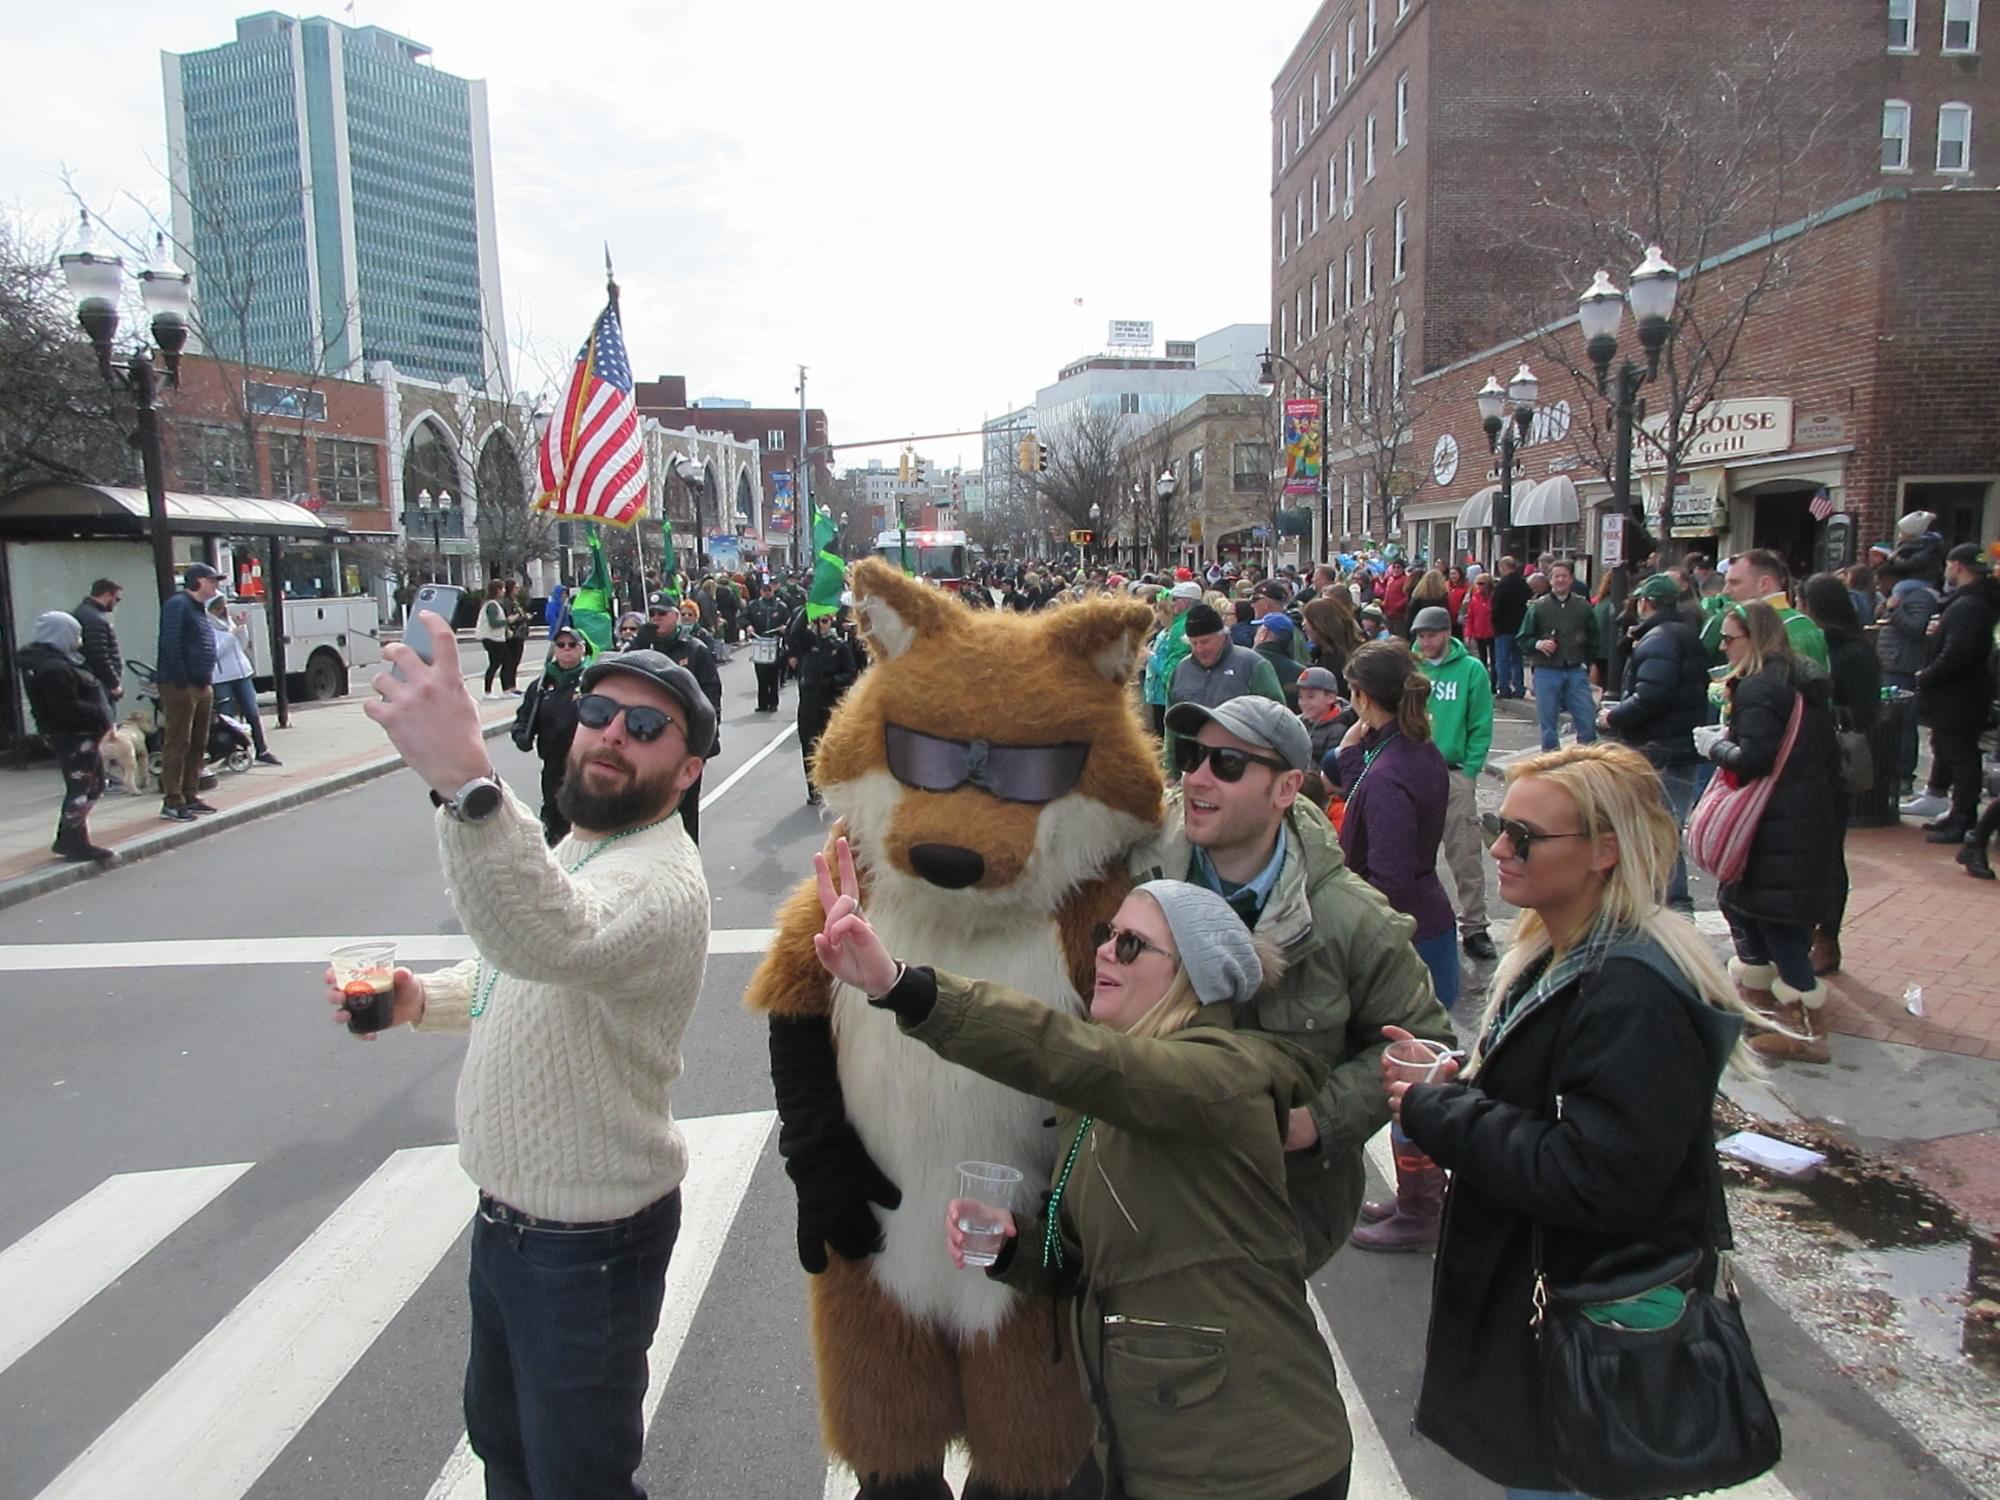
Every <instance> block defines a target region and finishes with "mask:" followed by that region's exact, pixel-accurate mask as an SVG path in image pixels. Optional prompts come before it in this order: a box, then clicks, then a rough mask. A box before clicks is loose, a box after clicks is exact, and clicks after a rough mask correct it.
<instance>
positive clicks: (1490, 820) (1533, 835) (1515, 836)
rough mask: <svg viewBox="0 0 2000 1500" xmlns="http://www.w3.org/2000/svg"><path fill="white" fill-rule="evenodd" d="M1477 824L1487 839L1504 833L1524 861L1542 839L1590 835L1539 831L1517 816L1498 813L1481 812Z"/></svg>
mask: <svg viewBox="0 0 2000 1500" xmlns="http://www.w3.org/2000/svg"><path fill="white" fill-rule="evenodd" d="M1479 826H1480V827H1481V828H1483V829H1485V830H1486V836H1487V837H1488V838H1489V839H1497V838H1499V837H1500V836H1501V835H1502V834H1505V835H1506V836H1507V842H1508V843H1510V844H1512V845H1513V846H1514V852H1515V854H1517V855H1519V856H1520V858H1521V860H1522V861H1523V862H1524V863H1525V862H1526V860H1527V858H1528V855H1529V854H1530V853H1532V852H1533V850H1534V847H1535V845H1536V844H1538V843H1540V842H1541V841H1542V840H1543V839H1582V838H1589V837H1590V835H1589V834H1587V833H1583V832H1576V833H1541V832H1538V831H1537V830H1535V829H1533V828H1530V827H1529V826H1528V825H1527V824H1526V823H1523V822H1522V821H1521V820H1520V819H1519V818H1503V817H1501V816H1500V814H1498V813H1481V814H1480V815H1479Z"/></svg>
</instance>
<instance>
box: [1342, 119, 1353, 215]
mask: <svg viewBox="0 0 2000 1500" xmlns="http://www.w3.org/2000/svg"><path fill="white" fill-rule="evenodd" d="M1341 175H1342V176H1343V177H1345V178H1346V179H1347V196H1346V197H1345V198H1343V199H1341V200H1340V216H1341V218H1343V219H1351V218H1353V217H1354V132H1353V131H1351V130H1350V131H1348V132H1347V155H1346V159H1345V160H1344V162H1343V163H1342V165H1341Z"/></svg>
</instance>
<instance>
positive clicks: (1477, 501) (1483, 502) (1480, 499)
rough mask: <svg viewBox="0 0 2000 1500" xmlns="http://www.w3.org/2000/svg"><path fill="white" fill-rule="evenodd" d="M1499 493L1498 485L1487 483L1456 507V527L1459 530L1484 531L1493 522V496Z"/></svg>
mask: <svg viewBox="0 0 2000 1500" xmlns="http://www.w3.org/2000/svg"><path fill="white" fill-rule="evenodd" d="M1499 493H1500V486H1499V485H1497V484H1489V485H1487V486H1486V488H1485V489H1483V490H1481V491H1480V492H1479V493H1478V494H1476V495H1474V496H1473V497H1472V498H1471V499H1470V500H1468V501H1466V502H1465V504H1463V505H1461V506H1460V507H1459V508H1458V529H1459V530H1460V531H1484V530H1486V528H1487V527H1489V526H1491V525H1492V524H1493V497H1494V496H1495V495H1498V494H1499Z"/></svg>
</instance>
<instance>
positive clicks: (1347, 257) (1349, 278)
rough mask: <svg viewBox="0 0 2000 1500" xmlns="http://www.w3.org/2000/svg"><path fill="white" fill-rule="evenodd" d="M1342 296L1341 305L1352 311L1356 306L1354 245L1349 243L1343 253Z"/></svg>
mask: <svg viewBox="0 0 2000 1500" xmlns="http://www.w3.org/2000/svg"><path fill="white" fill-rule="evenodd" d="M1340 258H1341V277H1340V284H1341V297H1340V305H1341V306H1342V307H1345V308H1347V309H1348V310H1349V311H1350V312H1351V311H1352V310H1353V308H1354V247H1353V246H1352V245H1349V246H1348V247H1347V249H1346V250H1345V251H1344V252H1342V254H1341V257H1340Z"/></svg>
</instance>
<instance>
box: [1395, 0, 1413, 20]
mask: <svg viewBox="0 0 2000 1500" xmlns="http://www.w3.org/2000/svg"><path fill="white" fill-rule="evenodd" d="M1409 13H1410V0H1396V19H1397V20H1399V21H1400V20H1402V19H1403V17H1405V16H1407V15H1408V14H1409Z"/></svg>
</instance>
